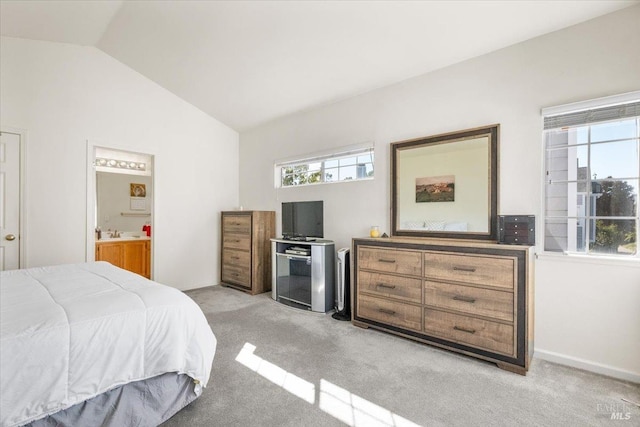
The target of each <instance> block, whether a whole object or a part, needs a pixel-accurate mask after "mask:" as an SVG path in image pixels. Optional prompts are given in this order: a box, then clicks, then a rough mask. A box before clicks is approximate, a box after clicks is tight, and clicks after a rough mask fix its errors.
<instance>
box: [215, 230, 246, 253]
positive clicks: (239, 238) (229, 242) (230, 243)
mask: <svg viewBox="0 0 640 427" xmlns="http://www.w3.org/2000/svg"><path fill="white" fill-rule="evenodd" d="M222 247H223V248H224V249H240V250H244V251H248V250H250V249H251V236H250V235H248V234H247V235H244V234H230V233H226V234H225V235H224V236H223V237H222Z"/></svg>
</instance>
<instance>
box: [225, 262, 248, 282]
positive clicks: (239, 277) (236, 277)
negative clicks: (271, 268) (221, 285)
mask: <svg viewBox="0 0 640 427" xmlns="http://www.w3.org/2000/svg"><path fill="white" fill-rule="evenodd" d="M222 281H223V282H228V283H232V284H235V285H241V286H246V287H248V288H250V287H251V269H250V268H246V267H241V266H238V265H233V264H223V265H222Z"/></svg>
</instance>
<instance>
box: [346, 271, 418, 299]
mask: <svg viewBox="0 0 640 427" xmlns="http://www.w3.org/2000/svg"><path fill="white" fill-rule="evenodd" d="M358 292H367V293H371V294H376V295H378V296H383V297H391V298H398V299H402V300H406V301H412V302H415V303H417V304H420V302H421V301H422V279H414V278H411V277H400V276H392V275H390V274H381V273H371V272H368V271H362V270H360V271H358Z"/></svg>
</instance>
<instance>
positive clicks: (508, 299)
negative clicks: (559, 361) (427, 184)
mask: <svg viewBox="0 0 640 427" xmlns="http://www.w3.org/2000/svg"><path fill="white" fill-rule="evenodd" d="M353 253H354V256H353V264H354V265H353V270H352V271H353V277H352V284H353V285H352V287H351V291H352V301H354V304H353V310H352V312H353V315H352V316H353V317H352V320H353V323H354V324H355V325H357V326H361V327H365V328H368V327H371V328H375V329H379V330H382V331H385V332H389V333H393V334H396V335H400V336H403V337H406V338H410V339H414V340H416V341H420V342H423V343H427V344H432V345H435V346H438V347H443V348H446V349H449V350H453V351H456V352H459V353H464V354H467V355H471V356H474V357H478V358H480V359H484V360H488V361H491V362H494V363H496V364H497V365H498V366H499V367H500V368H502V369H506V370H509V371H513V372H517V373H520V374H523V375H524V374H525V373H526V372H527V370H528V368H529V362H530V359H531V356H532V354H533V248H530V247H525V246H504V245H498V244H495V243H490V242H488V243H481V242H467V241H461V240H447V239H409V238H403V239H399V238H391V239H354V240H353Z"/></svg>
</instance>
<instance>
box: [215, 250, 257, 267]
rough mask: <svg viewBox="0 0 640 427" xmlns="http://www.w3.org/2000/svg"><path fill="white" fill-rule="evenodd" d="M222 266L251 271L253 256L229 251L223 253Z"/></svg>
mask: <svg viewBox="0 0 640 427" xmlns="http://www.w3.org/2000/svg"><path fill="white" fill-rule="evenodd" d="M222 265H223V266H231V267H237V268H243V269H247V270H249V269H251V256H250V253H249V252H245V251H237V250H233V249H227V250H225V251H223V252H222Z"/></svg>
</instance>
